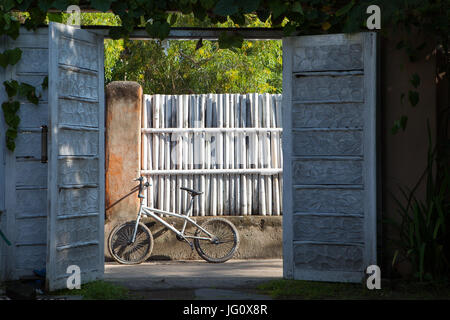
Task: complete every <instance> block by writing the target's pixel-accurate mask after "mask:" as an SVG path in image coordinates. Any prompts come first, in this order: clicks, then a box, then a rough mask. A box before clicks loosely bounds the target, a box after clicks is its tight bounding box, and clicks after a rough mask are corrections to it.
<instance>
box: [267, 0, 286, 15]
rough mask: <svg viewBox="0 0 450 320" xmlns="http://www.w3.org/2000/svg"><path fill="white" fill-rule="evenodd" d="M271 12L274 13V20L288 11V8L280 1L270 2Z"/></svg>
mask: <svg viewBox="0 0 450 320" xmlns="http://www.w3.org/2000/svg"><path fill="white" fill-rule="evenodd" d="M269 8H270V11H272V20H273V19H277V18H278V17H280V16H281V15H282V14H283V13H285V12H286V11H287V9H288V6H287V5H286V4H285V3H284V2H281V1H280V0H276V1H271V2H269Z"/></svg>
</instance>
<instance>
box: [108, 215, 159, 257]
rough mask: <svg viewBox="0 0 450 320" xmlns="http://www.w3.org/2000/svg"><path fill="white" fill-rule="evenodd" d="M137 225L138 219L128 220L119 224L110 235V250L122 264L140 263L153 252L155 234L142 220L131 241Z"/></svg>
mask: <svg viewBox="0 0 450 320" xmlns="http://www.w3.org/2000/svg"><path fill="white" fill-rule="evenodd" d="M135 226H136V221H130V222H126V223H124V224H121V225H119V226H117V227H116V228H115V229H114V230H113V231H112V232H111V235H110V236H109V241H108V244H109V252H110V253H111V256H112V257H113V258H114V260H116V261H117V262H119V263H121V264H139V263H141V262H144V261H145V260H147V259H148V257H150V254H151V253H152V250H153V236H152V234H151V232H150V230H149V229H148V228H147V227H146V226H145V225H144V224H143V223H141V222H139V224H138V228H137V231H136V238H135V240H134V242H133V243H131V239H132V237H133V233H134V228H135Z"/></svg>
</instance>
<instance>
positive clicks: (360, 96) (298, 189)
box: [283, 33, 377, 282]
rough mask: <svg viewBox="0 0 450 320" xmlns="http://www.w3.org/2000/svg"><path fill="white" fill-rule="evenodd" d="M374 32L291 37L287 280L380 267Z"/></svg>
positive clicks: (355, 276) (341, 276)
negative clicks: (377, 261)
mask: <svg viewBox="0 0 450 320" xmlns="http://www.w3.org/2000/svg"><path fill="white" fill-rule="evenodd" d="M375 93H376V34H375V33H359V34H354V35H344V34H336V35H318V36H303V37H288V38H284V39H283V112H284V114H283V117H284V118H283V126H284V130H283V152H284V163H283V167H284V172H289V173H290V174H285V175H284V186H283V195H284V199H283V208H284V210H283V214H284V217H283V219H284V221H283V256H284V277H285V278H294V279H305V280H319V281H350V282H359V281H361V280H362V279H363V277H364V271H365V268H366V267H367V266H368V265H371V264H376V210H377V207H376V201H377V200H376V199H377V194H376V139H375V137H376V94H375Z"/></svg>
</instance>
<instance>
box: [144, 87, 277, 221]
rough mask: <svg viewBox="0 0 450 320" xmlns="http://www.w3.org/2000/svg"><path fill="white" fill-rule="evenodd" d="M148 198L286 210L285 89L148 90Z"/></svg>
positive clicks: (198, 207) (202, 210)
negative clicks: (195, 191)
mask: <svg viewBox="0 0 450 320" xmlns="http://www.w3.org/2000/svg"><path fill="white" fill-rule="evenodd" d="M144 100H145V101H144V107H145V108H144V109H145V110H144V111H143V114H142V117H143V119H142V129H141V131H142V135H143V139H142V141H143V146H142V152H143V156H142V157H143V158H142V161H143V162H142V170H141V174H143V175H145V176H146V177H147V179H148V181H149V182H150V183H151V187H149V189H148V193H147V195H148V200H147V204H148V205H150V206H153V207H155V208H158V209H162V210H169V211H177V212H182V213H184V212H186V209H187V207H188V203H189V202H188V201H189V200H190V199H189V196H188V194H187V193H186V192H184V191H181V189H180V187H182V186H186V187H189V188H194V189H199V190H201V191H203V192H204V194H203V195H202V196H200V197H197V198H196V200H195V202H194V206H193V208H192V209H193V211H192V214H193V215H194V216H209V215H211V216H214V215H252V214H256V215H280V214H281V199H282V197H281V189H282V187H281V185H280V184H281V177H282V168H281V163H282V162H281V161H282V155H281V133H282V125H281V110H280V108H281V95H272V94H256V93H252V94H245V95H242V94H202V95H178V96H172V95H144Z"/></svg>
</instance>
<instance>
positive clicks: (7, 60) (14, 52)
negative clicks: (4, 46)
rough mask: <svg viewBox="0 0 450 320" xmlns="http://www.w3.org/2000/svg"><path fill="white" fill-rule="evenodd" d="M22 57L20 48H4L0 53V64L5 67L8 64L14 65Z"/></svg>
mask: <svg viewBox="0 0 450 320" xmlns="http://www.w3.org/2000/svg"><path fill="white" fill-rule="evenodd" d="M21 57H22V50H20V49H19V48H15V49H10V50H5V51H3V53H0V66H1V67H3V68H6V67H7V66H8V65H11V66H13V65H15V64H16V63H17V62H19V60H20V58H21Z"/></svg>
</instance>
